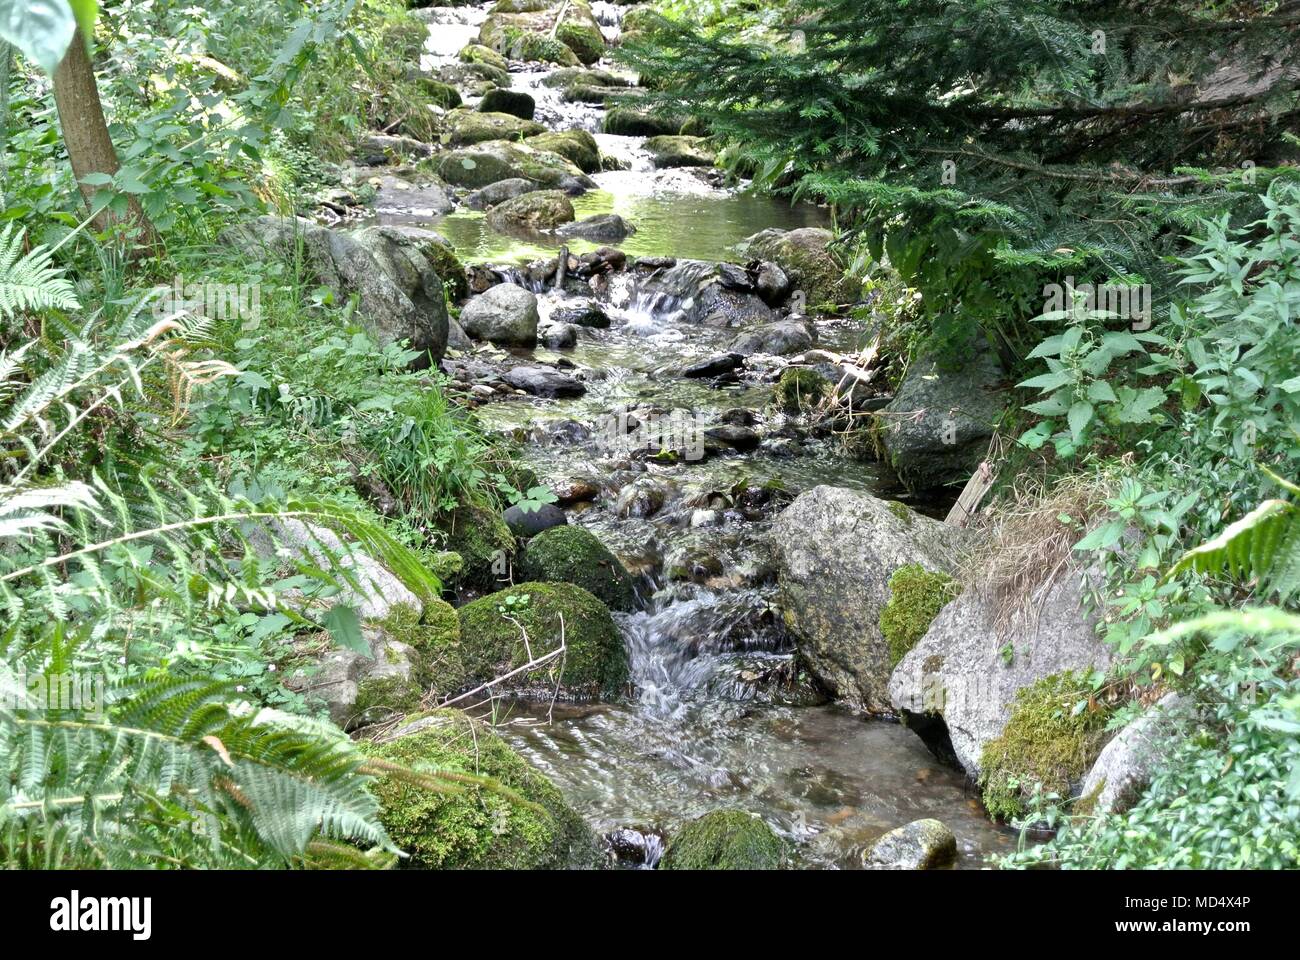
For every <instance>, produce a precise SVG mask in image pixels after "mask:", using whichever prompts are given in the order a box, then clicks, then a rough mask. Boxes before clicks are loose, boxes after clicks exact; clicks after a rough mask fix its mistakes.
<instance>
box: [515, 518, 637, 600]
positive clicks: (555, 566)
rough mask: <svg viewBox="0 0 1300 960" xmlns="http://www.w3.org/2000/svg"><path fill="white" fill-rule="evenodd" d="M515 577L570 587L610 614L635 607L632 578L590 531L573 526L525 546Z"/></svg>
mask: <svg viewBox="0 0 1300 960" xmlns="http://www.w3.org/2000/svg"><path fill="white" fill-rule="evenodd" d="M519 576H520V577H522V578H524V579H526V580H537V581H541V582H545V583H572V584H575V585H577V586H579V587H582V588H583V589H584V590H587V591H589V592H590V593H591V594H592V595H593V596H595V597H597V598H598V599H600V600H601V601H602V602H603V603H604V604H605V605H606V606H608V607H609V608H610V609H611V610H620V611H624V612H627V611H630V610H632V609H633V608H634V607H635V605H636V593H635V591H634V589H633V586H632V576H631V574H629V573H628V572H627V569H626V568H625V567H624V566H623V564H622V563H620V562H619V559H618V558H617V557H615V556H614V555H613V554H612V553H610V552H609V550H608V549H607V548H606V547H605V545H604V544H603V543H601V542H600V538H599V537H597V536H596V535H595V534H594V533H592V532H591V531H590V530H587V529H585V528H583V527H579V526H576V525H568V526H564V527H558V526H557V527H553V528H552V529H550V530H547V531H545V532H544V533H542V534H540V535H539V536H537V537H534V538H533V539H532V540H530V541H529V542H528V546H527V547H525V548H524V555H523V557H522V558H521V559H520V562H519Z"/></svg>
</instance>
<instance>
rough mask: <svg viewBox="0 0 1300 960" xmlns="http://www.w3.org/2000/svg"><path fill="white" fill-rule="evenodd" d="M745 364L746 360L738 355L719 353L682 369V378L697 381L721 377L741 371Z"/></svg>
mask: <svg viewBox="0 0 1300 960" xmlns="http://www.w3.org/2000/svg"><path fill="white" fill-rule="evenodd" d="M744 363H745V358H744V357H742V356H741V355H740V354H738V353H718V354H714V355H713V356H711V357H705V358H704V359H703V360H697V361H695V362H694V363H689V364H687V365H686V366H685V367H683V368H682V376H683V377H691V378H695V379H700V378H708V377H720V376H723V375H724V374H727V373H731V372H732V371H733V370H739V369H740V368H741V367H742V366H744Z"/></svg>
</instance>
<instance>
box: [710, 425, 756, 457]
mask: <svg viewBox="0 0 1300 960" xmlns="http://www.w3.org/2000/svg"><path fill="white" fill-rule="evenodd" d="M704 435H705V436H706V437H708V438H709V439H711V440H717V441H718V442H720V443H722V444H724V445H726V446H728V447H730V448H731V449H733V450H739V451H740V452H741V453H748V452H749V451H751V450H757V449H758V445H759V443H760V442H761V440H762V438H761V437H760V436H759V435H758V433H757V432H756V431H754V430H751V429H750V428H749V427H742V426H737V425H735V424H729V423H723V424H719V425H718V426H716V427H709V428H708V429H707V430H705V431H704Z"/></svg>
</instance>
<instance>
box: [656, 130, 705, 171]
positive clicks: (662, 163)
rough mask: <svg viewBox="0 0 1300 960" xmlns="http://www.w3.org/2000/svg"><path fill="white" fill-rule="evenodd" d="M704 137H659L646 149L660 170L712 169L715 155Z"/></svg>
mask: <svg viewBox="0 0 1300 960" xmlns="http://www.w3.org/2000/svg"><path fill="white" fill-rule="evenodd" d="M705 143H706V141H705V139H704V138H703V137H680V136H658V137H651V138H650V139H649V140H647V141H646V142H645V149H646V150H647V151H648V152H649V153H650V158H651V159H652V160H653V161H654V165H655V166H656V167H658V168H659V169H664V168H667V167H711V166H713V161H714V153H713V151H712V150H710V149H709V148H708V147H707V146H706V145H705Z"/></svg>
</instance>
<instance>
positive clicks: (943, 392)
mask: <svg viewBox="0 0 1300 960" xmlns="http://www.w3.org/2000/svg"><path fill="white" fill-rule="evenodd" d="M1001 379H1002V368H1001V366H1000V365H999V363H998V360H997V357H996V356H994V354H993V352H992V351H991V350H989V349H987V348H981V349H976V350H973V351H970V352H969V354H968V355H967V356H964V357H961V358H955V359H953V360H952V362H951V363H942V364H941V363H940V362H939V361H938V360H936V359H935V358H933V357H923V358H920V359H918V360H916V361H915V362H914V363H913V364H912V365H911V366H910V367H909V368H908V370H907V375H906V376H905V377H904V378H903V383H902V384H901V385H900V386H899V388H898V393H897V394H896V395H895V397H894V399H893V401H892V402H891V403H890V404H889V405H888V406H887V407H885V414H886V418H885V422H886V423H887V424H888V427H887V428H886V429H885V431H884V434H883V438H884V444H885V451H886V455H887V459H888V460H889V464H890V466H892V467H893V468H894V472H895V473H896V474H898V478H899V480H901V481H902V482H903V484H904V485H905V486H906V487H907V488H908V489H909V490H911V491H913V492H920V491H924V490H930V489H934V488H936V487H942V486H945V485H948V484H955V483H963V482H965V481H966V480H967V479H968V478H969V477H970V475H971V473H972V472H973V471H974V469H975V468H976V466H978V465H979V462H980V460H982V459H983V458H984V455H985V454H986V453H987V452H988V445H989V440H990V438H991V437H992V436H993V426H994V424H995V423H996V422H997V420H998V418H999V417H1000V416H1001V414H1002V408H1003V405H1004V400H1003V397H1002V396H1001V395H1000V394H999V393H998V392H997V387H998V384H999V381H1001Z"/></svg>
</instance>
